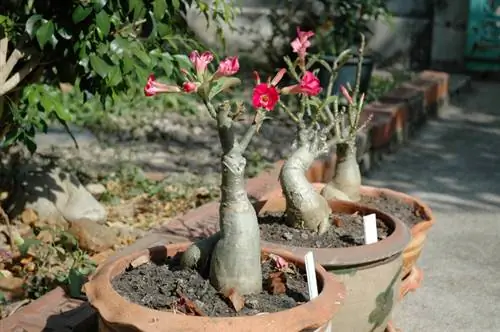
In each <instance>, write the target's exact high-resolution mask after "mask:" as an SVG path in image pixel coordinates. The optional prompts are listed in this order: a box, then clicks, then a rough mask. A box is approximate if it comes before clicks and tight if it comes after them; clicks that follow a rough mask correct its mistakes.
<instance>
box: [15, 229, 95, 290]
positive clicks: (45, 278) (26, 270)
mask: <svg viewBox="0 0 500 332" xmlns="http://www.w3.org/2000/svg"><path fill="white" fill-rule="evenodd" d="M34 233H35V235H34V236H33V237H30V238H25V239H23V241H22V242H21V243H20V244H19V245H18V250H19V253H20V256H19V257H18V258H17V259H16V260H15V261H14V262H13V263H12V266H13V267H12V270H15V271H17V273H16V274H18V275H19V277H22V278H25V279H26V284H25V292H26V295H27V296H28V297H29V298H35V299H36V298H39V297H40V296H42V295H44V294H45V293H46V292H48V291H50V290H52V289H53V288H54V287H56V286H65V287H67V288H68V290H69V292H70V295H71V296H75V297H76V296H80V295H81V290H80V289H81V286H82V285H83V283H84V281H85V278H86V277H87V276H88V275H90V273H92V272H93V271H94V269H95V266H96V265H95V263H94V262H93V261H92V260H91V259H90V257H89V256H88V255H87V254H86V253H85V252H83V251H82V250H81V249H80V248H79V247H78V241H77V240H76V238H75V237H74V236H73V235H72V234H70V233H68V232H66V231H64V230H60V229H54V228H50V227H43V228H35V229H34ZM16 266H17V267H18V268H16Z"/></svg>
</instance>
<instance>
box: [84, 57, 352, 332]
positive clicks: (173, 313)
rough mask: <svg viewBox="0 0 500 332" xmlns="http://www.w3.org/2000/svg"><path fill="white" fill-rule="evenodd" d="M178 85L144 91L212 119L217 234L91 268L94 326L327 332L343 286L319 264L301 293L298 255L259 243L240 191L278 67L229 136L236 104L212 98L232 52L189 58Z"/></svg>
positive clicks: (153, 83)
mask: <svg viewBox="0 0 500 332" xmlns="http://www.w3.org/2000/svg"><path fill="white" fill-rule="evenodd" d="M189 58H190V62H191V63H192V66H191V67H189V68H182V72H183V73H184V75H185V82H184V83H183V84H182V86H177V85H167V84H163V83H160V82H158V81H157V80H156V79H155V78H154V76H150V77H149V79H148V82H147V84H146V87H145V94H146V95H147V96H153V95H156V94H158V93H188V94H189V93H191V94H196V95H197V96H199V98H201V100H202V101H203V103H204V104H205V106H206V109H207V112H208V113H209V114H210V116H211V117H212V118H213V119H214V120H215V121H216V123H217V129H218V134H219V138H220V145H221V149H222V156H221V169H222V171H221V173H222V174H221V175H222V176H221V185H220V190H221V199H220V209H219V222H220V231H219V232H218V233H217V234H215V235H214V236H212V237H210V238H206V239H203V240H201V241H198V242H196V243H183V244H176V245H168V246H163V247H162V246H160V247H155V248H149V249H148V250H144V251H142V252H135V253H133V254H130V255H126V256H124V257H122V258H119V259H117V260H114V261H109V262H107V263H104V264H103V265H101V266H100V267H99V268H98V269H97V271H96V272H95V274H94V275H93V276H92V277H91V278H90V280H89V282H88V283H87V284H86V285H85V292H86V294H87V297H88V299H89V302H90V304H91V305H92V306H93V307H94V308H95V309H96V310H97V312H98V314H99V330H100V331H131V330H133V331H144V332H150V331H213V332H216V331H311V332H312V331H318V332H319V331H327V329H328V328H329V324H330V322H331V319H332V317H334V316H335V314H336V312H337V311H338V310H339V309H340V307H341V304H342V303H343V299H344V297H345V288H344V286H343V285H342V284H341V283H340V281H338V279H336V278H335V277H334V276H333V275H331V274H329V273H327V272H326V271H325V270H324V268H323V267H321V266H320V265H319V264H318V265H316V266H315V271H316V275H317V285H318V293H319V295H318V296H317V297H315V298H313V299H311V298H310V295H309V291H308V280H307V278H306V276H305V273H304V259H303V258H302V257H300V256H296V255H293V254H290V253H288V252H286V251H284V250H280V249H279V248H273V249H270V248H265V247H263V246H262V245H261V241H260V230H259V224H258V218H257V213H256V211H255V208H254V206H253V205H252V203H251V202H250V200H249V198H248V195H247V192H246V190H245V179H244V175H245V165H246V160H245V157H244V155H243V153H244V152H245V150H246V148H247V147H248V145H249V144H250V143H251V140H252V137H253V136H254V135H255V134H256V133H257V132H258V130H259V128H260V127H261V126H262V125H263V123H264V121H265V119H266V115H267V112H268V111H270V110H272V108H273V107H271V106H272V105H273V104H274V103H275V101H276V99H277V98H278V95H277V94H273V93H274V92H276V91H275V90H274V89H275V88H274V87H275V85H276V84H277V83H278V82H279V80H280V79H281V78H282V76H283V75H284V71H281V72H280V73H279V74H278V75H276V77H275V78H274V79H273V80H271V81H269V82H262V83H259V84H257V86H256V87H255V88H254V100H253V104H254V106H255V107H254V110H253V112H254V116H253V122H252V124H251V125H250V126H249V127H248V129H247V131H246V132H245V133H244V134H243V135H242V136H241V137H237V135H236V133H235V130H234V123H235V121H236V119H238V118H239V117H240V116H241V115H242V113H243V112H244V111H245V109H244V106H243V103H234V102H232V101H224V102H222V103H219V104H215V100H216V97H217V96H219V95H220V94H222V93H223V92H225V91H227V90H228V89H230V88H231V87H233V86H235V85H237V84H239V83H240V80H239V79H238V78H236V77H234V75H235V74H236V73H237V72H238V70H239V62H238V58H236V57H229V58H227V59H225V60H223V61H221V62H220V63H219V66H218V69H217V70H216V71H215V72H214V71H211V70H210V68H209V65H210V64H211V63H212V62H213V60H214V59H213V55H212V54H211V53H210V52H203V53H201V54H199V53H198V52H197V51H193V52H192V53H191V55H190V57H189Z"/></svg>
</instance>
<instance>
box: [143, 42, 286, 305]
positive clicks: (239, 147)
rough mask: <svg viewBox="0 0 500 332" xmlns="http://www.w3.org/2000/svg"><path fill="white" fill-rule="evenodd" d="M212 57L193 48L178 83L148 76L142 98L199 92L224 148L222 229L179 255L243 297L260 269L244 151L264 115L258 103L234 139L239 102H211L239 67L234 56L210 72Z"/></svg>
mask: <svg viewBox="0 0 500 332" xmlns="http://www.w3.org/2000/svg"><path fill="white" fill-rule="evenodd" d="M213 58H214V57H213V55H212V54H211V53H210V52H203V53H201V54H200V53H198V52H197V51H193V52H191V54H190V56H189V59H190V61H191V63H192V68H191V70H187V69H183V70H182V72H183V74H184V78H185V79H187V81H185V82H184V83H183V85H182V87H179V86H175V85H167V84H163V83H160V82H158V81H156V80H155V78H154V76H153V75H151V76H150V77H149V79H148V82H147V84H146V86H145V88H144V93H145V94H146V96H153V95H155V94H158V93H180V92H184V93H192V94H197V95H198V96H199V97H200V98H201V99H202V100H203V102H204V104H205V106H206V107H207V111H208V113H209V114H210V116H211V117H212V118H213V119H214V120H216V122H217V129H218V133H219V139H220V143H221V147H222V157H221V165H222V181H221V186H220V189H221V201H220V210H219V219H220V231H219V232H218V233H216V234H214V235H212V236H211V237H209V238H206V239H203V240H200V241H197V242H195V243H194V244H192V245H191V246H190V247H189V248H188V249H187V250H186V251H185V252H184V253H183V254H182V256H181V265H182V266H183V267H184V268H193V269H197V270H199V271H200V273H202V274H208V276H209V278H210V283H211V284H212V285H213V286H214V287H215V288H216V289H217V290H218V291H220V292H222V293H225V292H228V291H230V290H232V291H235V292H237V293H238V294H240V295H247V294H252V293H258V292H260V291H261V290H262V271H261V270H262V267H261V261H260V257H261V255H260V254H261V248H260V231H259V225H258V222H257V214H256V212H255V209H254V207H253V205H252V204H251V202H250V200H249V199H248V196H247V192H246V190H245V166H246V159H245V158H244V157H243V153H244V152H245V150H246V148H247V146H248V144H249V143H250V141H251V140H252V137H253V136H254V135H255V133H256V132H257V131H258V129H259V127H260V126H261V125H262V123H263V121H264V119H265V117H264V113H263V112H264V111H263V110H262V107H261V106H260V105H257V107H256V109H257V111H256V115H255V118H254V121H253V123H252V125H251V126H250V127H249V128H248V129H247V131H246V133H245V134H244V135H243V136H242V137H241V138H237V137H236V133H235V130H234V126H233V125H234V120H235V119H236V118H237V117H238V116H239V115H240V114H241V113H242V112H243V111H244V109H243V104H242V103H239V104H236V108H235V110H234V111H233V108H234V107H233V105H232V104H231V103H229V102H224V103H222V104H221V105H219V107H215V106H214V105H213V104H212V100H213V99H214V97H215V96H216V95H218V94H219V93H221V92H223V91H226V90H227V89H229V88H231V87H233V86H235V85H237V84H239V83H240V80H239V79H237V78H235V77H231V76H232V75H234V74H235V73H237V72H238V70H239V62H238V58H237V57H228V58H226V59H225V60H223V61H221V62H220V63H219V67H218V69H217V71H216V72H215V73H213V74H212V73H210V71H209V68H208V65H209V64H210V63H211V62H212V61H213ZM264 88H265V87H264ZM265 97H266V98H262V100H263V101H269V100H270V98H267V97H269V96H268V95H265ZM275 97H276V96H275ZM276 98H277V97H276ZM257 99H258V98H257ZM259 100H260V99H259ZM254 106H256V105H255V103H254ZM263 106H265V105H263Z"/></svg>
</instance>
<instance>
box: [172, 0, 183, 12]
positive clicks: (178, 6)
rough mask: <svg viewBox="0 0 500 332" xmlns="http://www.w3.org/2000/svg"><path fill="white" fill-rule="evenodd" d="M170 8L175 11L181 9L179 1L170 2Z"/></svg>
mask: <svg viewBox="0 0 500 332" xmlns="http://www.w3.org/2000/svg"><path fill="white" fill-rule="evenodd" d="M172 6H174V9H175V10H179V8H180V7H181V2H180V1H179V0H172Z"/></svg>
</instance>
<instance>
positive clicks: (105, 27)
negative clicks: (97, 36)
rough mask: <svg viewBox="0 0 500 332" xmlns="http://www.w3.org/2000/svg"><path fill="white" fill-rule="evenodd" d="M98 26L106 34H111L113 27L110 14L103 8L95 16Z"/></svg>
mask: <svg viewBox="0 0 500 332" xmlns="http://www.w3.org/2000/svg"><path fill="white" fill-rule="evenodd" d="M95 20H96V23H97V27H98V28H99V30H101V32H102V34H103V35H104V36H106V35H108V34H109V29H110V28H111V23H110V21H109V16H108V14H106V12H105V11H104V10H101V11H100V12H99V13H98V14H97V15H96V17H95Z"/></svg>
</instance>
